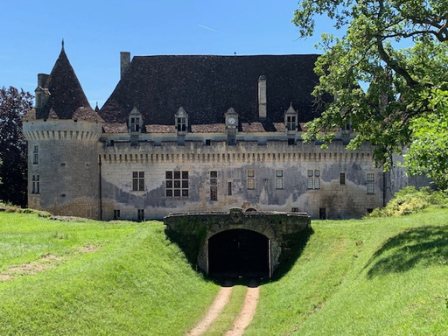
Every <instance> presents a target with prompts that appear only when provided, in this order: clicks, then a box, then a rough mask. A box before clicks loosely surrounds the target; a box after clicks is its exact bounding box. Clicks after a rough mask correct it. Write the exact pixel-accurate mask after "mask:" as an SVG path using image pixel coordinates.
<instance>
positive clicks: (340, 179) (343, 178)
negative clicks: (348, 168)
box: [339, 173, 345, 185]
mask: <svg viewBox="0 0 448 336" xmlns="http://www.w3.org/2000/svg"><path fill="white" fill-rule="evenodd" d="M339 184H340V185H345V173H340V174H339Z"/></svg>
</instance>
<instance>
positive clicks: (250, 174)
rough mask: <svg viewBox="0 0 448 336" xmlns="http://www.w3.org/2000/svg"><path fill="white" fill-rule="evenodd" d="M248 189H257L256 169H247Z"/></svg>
mask: <svg viewBox="0 0 448 336" xmlns="http://www.w3.org/2000/svg"><path fill="white" fill-rule="evenodd" d="M247 189H255V170H253V169H249V170H248V171H247Z"/></svg>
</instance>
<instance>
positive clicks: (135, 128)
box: [129, 107, 143, 133]
mask: <svg viewBox="0 0 448 336" xmlns="http://www.w3.org/2000/svg"><path fill="white" fill-rule="evenodd" d="M142 126H143V118H142V115H141V113H140V111H139V110H138V109H137V108H136V107H134V108H133V109H132V111H131V113H130V114H129V132H130V133H140V132H141V130H142Z"/></svg>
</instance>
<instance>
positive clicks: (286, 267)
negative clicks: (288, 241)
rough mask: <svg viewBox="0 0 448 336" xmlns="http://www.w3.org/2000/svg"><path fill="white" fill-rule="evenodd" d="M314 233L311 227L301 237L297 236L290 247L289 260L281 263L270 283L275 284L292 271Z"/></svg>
mask: <svg viewBox="0 0 448 336" xmlns="http://www.w3.org/2000/svg"><path fill="white" fill-rule="evenodd" d="M313 233H314V230H313V228H312V227H310V228H308V229H306V230H304V231H302V232H300V235H297V237H296V239H294V240H292V241H293V242H294V243H293V244H292V245H290V246H289V247H288V249H289V253H288V254H287V258H285V259H282V260H281V261H280V265H279V266H278V268H277V269H276V270H275V271H274V274H273V275H272V278H271V279H270V281H272V282H274V281H278V280H280V279H281V278H283V277H284V276H285V275H286V274H287V273H288V272H289V271H290V270H291V268H292V267H293V266H294V264H295V263H296V261H297V260H298V259H299V258H300V255H301V254H302V252H303V250H305V247H306V245H307V244H308V241H309V240H310V237H311V236H312V235H313Z"/></svg>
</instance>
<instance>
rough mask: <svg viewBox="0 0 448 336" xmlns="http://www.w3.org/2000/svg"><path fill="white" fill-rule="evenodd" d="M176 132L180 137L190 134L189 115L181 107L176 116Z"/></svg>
mask: <svg viewBox="0 0 448 336" xmlns="http://www.w3.org/2000/svg"><path fill="white" fill-rule="evenodd" d="M174 118H175V126H176V132H177V134H178V135H179V134H180V135H184V134H186V133H187V132H188V114H187V112H186V111H185V109H184V108H183V107H180V108H179V110H178V111H177V113H176V114H175V115H174Z"/></svg>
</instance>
